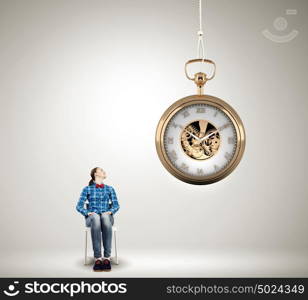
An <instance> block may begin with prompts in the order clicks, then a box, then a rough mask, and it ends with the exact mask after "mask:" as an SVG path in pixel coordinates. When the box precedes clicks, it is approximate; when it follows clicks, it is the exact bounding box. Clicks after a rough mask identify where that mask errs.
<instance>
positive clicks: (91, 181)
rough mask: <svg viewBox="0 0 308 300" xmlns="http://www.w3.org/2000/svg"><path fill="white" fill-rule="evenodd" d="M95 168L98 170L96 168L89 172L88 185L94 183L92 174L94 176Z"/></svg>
mask: <svg viewBox="0 0 308 300" xmlns="http://www.w3.org/2000/svg"><path fill="white" fill-rule="evenodd" d="M97 168H98V167H96V168H94V169H92V170H91V172H90V176H91V180H90V181H89V185H91V184H93V182H94V180H95V176H94V174H95V172H96V169H97Z"/></svg>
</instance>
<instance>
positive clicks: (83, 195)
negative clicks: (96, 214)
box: [76, 186, 89, 217]
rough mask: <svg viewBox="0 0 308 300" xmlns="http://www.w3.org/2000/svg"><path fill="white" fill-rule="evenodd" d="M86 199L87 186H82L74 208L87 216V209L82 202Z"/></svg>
mask: <svg viewBox="0 0 308 300" xmlns="http://www.w3.org/2000/svg"><path fill="white" fill-rule="evenodd" d="M87 199H88V187H87V186H86V187H84V188H83V189H82V191H81V193H80V197H79V200H78V203H77V205H76V209H77V211H78V212H80V213H81V214H82V215H83V216H85V217H86V216H87V215H88V213H89V211H88V210H87V209H85V208H84V203H85V201H86V200H87Z"/></svg>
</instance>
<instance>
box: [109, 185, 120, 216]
mask: <svg viewBox="0 0 308 300" xmlns="http://www.w3.org/2000/svg"><path fill="white" fill-rule="evenodd" d="M110 196H111V201H112V207H111V208H110V209H109V211H111V212H112V213H113V214H115V213H116V212H117V211H118V210H119V209H120V204H119V201H118V199H117V194H116V192H115V190H114V188H113V187H112V186H111V187H110Z"/></svg>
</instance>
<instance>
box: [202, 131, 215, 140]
mask: <svg viewBox="0 0 308 300" xmlns="http://www.w3.org/2000/svg"><path fill="white" fill-rule="evenodd" d="M216 132H217V130H215V131H213V132H211V133H209V134H208V135H206V136H205V137H203V138H202V139H200V141H201V142H202V141H203V140H205V139H207V138H209V137H210V136H211V135H212V134H214V133H216Z"/></svg>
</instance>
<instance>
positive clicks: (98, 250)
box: [86, 213, 114, 258]
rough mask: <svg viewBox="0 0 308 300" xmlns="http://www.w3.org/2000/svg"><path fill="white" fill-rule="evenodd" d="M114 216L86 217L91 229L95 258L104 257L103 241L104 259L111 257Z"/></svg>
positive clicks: (95, 215) (87, 224)
mask: <svg viewBox="0 0 308 300" xmlns="http://www.w3.org/2000/svg"><path fill="white" fill-rule="evenodd" d="M113 224H114V219H113V214H107V213H101V214H97V213H93V214H92V215H90V216H88V217H86V226H87V227H91V238H92V247H93V252H94V257H95V258H99V257H101V256H102V244H101V242H102V239H103V246H104V257H110V256H111V242H112V225H113Z"/></svg>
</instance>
